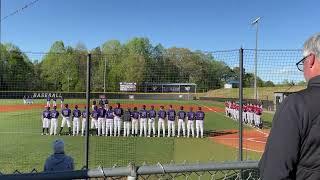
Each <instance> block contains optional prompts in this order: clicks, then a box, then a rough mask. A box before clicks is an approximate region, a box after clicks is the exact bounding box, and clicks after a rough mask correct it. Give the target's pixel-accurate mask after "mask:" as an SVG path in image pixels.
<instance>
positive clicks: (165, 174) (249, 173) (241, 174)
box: [0, 161, 259, 180]
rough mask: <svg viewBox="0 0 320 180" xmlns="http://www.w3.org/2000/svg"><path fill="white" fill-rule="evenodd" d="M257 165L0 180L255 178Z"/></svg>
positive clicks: (166, 167) (30, 175)
mask: <svg viewBox="0 0 320 180" xmlns="http://www.w3.org/2000/svg"><path fill="white" fill-rule="evenodd" d="M257 166H258V164H257V162H250V161H248V162H228V163H202V164H188V163H184V164H160V163H158V164H156V165H143V166H137V167H136V166H134V165H132V164H130V165H128V166H127V167H112V168H103V167H99V168H97V169H91V170H79V171H65V172H56V173H50V172H42V173H38V172H37V171H36V170H33V171H32V172H31V173H25V174H22V173H20V172H18V171H16V172H14V174H10V175H3V176H1V175H0V177H1V178H4V179H11V180H13V179H28V178H29V179H30V178H32V179H58V178H59V179H80V178H81V179H83V178H103V179H108V178H109V179H126V178H128V179H131V180H133V179H145V180H147V179H148V180H150V179H198V180H201V179H211V180H218V179H219V180H228V179H247V180H255V179H259V172H258V169H257Z"/></svg>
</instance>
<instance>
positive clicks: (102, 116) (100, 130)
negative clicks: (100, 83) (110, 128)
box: [98, 104, 106, 136]
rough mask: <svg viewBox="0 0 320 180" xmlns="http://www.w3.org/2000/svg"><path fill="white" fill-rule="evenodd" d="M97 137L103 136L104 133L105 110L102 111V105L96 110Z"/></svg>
mask: <svg viewBox="0 0 320 180" xmlns="http://www.w3.org/2000/svg"><path fill="white" fill-rule="evenodd" d="M98 112H99V114H98V136H101V135H102V136H104V135H105V133H106V120H105V116H106V110H105V109H104V105H103V104H100V107H99V109H98Z"/></svg>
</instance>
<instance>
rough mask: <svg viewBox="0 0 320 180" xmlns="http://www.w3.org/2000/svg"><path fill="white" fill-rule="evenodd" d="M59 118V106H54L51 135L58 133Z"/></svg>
mask: <svg viewBox="0 0 320 180" xmlns="http://www.w3.org/2000/svg"><path fill="white" fill-rule="evenodd" d="M58 118H59V112H58V111H57V106H53V110H52V111H51V123H50V124H51V126H50V135H57V127H58Z"/></svg>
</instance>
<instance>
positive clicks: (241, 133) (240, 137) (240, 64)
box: [239, 47, 243, 179]
mask: <svg viewBox="0 0 320 180" xmlns="http://www.w3.org/2000/svg"><path fill="white" fill-rule="evenodd" d="M239 68H240V72H239V73H240V74H239V107H240V108H239V161H242V160H243V153H242V150H243V147H242V145H243V141H242V138H243V137H242V136H243V132H242V129H243V121H242V119H243V118H242V106H243V102H242V100H243V84H242V83H243V49H242V47H241V48H240V50H239ZM239 178H240V179H242V171H241V170H240V177H239Z"/></svg>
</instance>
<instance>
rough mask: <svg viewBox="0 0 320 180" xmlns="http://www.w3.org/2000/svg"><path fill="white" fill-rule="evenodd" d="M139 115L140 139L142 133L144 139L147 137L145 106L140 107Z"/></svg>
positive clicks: (146, 112)
mask: <svg viewBox="0 0 320 180" xmlns="http://www.w3.org/2000/svg"><path fill="white" fill-rule="evenodd" d="M139 113H140V137H141V136H142V133H143V134H144V137H146V136H147V117H148V111H147V110H146V105H143V106H142V109H141V110H140V111H139Z"/></svg>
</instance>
